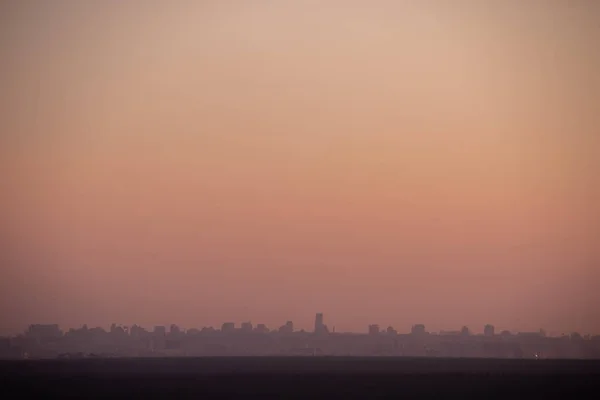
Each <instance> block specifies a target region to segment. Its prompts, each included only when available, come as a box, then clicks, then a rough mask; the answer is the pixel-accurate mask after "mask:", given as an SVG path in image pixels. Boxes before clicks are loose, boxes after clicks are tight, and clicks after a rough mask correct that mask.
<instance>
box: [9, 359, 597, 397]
mask: <svg viewBox="0 0 600 400" xmlns="http://www.w3.org/2000/svg"><path fill="white" fill-rule="evenodd" d="M0 379H1V381H2V383H1V385H0V396H2V398H15V397H16V396H18V397H22V396H25V395H29V394H34V395H45V396H48V395H51V396H61V397H64V396H68V397H75V398H79V397H81V398H94V397H115V396H118V397H121V396H123V395H127V396H147V395H148V396H150V397H152V398H157V397H159V398H171V397H173V396H175V397H176V398H181V397H196V398H198V397H202V396H206V397H211V398H212V397H216V396H230V397H231V396H233V397H248V396H256V395H261V396H266V395H277V396H285V398H289V397H303V398H305V397H315V398H324V397H328V398H348V397H354V398H357V397H359V398H374V397H380V396H382V395H390V396H392V395H393V396H405V397H409V398H410V397H414V396H416V395H426V396H445V397H447V396H452V395H455V394H459V395H468V396H469V398H471V396H485V398H490V397H491V398H511V399H515V398H540V396H552V397H553V398H558V397H557V396H561V397H562V396H567V397H566V398H577V399H580V398H598V394H599V392H598V389H599V388H600V361H596V360H548V359H546V360H522V359H489V358H488V359H482V358H480V359H468V358H465V359H461V358H439V357H438V358H428V357H423V358H411V357H318V356H317V357H198V358H195V357H188V358H182V357H178V358H98V359H89V358H88V359H77V360H75V359H71V360H61V359H54V360H12V361H0ZM2 392H4V393H5V394H6V395H8V397H7V396H6V395H3V394H2Z"/></svg>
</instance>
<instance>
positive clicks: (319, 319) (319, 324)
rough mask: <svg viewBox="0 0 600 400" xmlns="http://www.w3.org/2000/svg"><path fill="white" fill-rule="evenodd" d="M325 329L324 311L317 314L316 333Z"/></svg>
mask: <svg viewBox="0 0 600 400" xmlns="http://www.w3.org/2000/svg"><path fill="white" fill-rule="evenodd" d="M322 331H323V313H317V315H316V316H315V333H321V332H322Z"/></svg>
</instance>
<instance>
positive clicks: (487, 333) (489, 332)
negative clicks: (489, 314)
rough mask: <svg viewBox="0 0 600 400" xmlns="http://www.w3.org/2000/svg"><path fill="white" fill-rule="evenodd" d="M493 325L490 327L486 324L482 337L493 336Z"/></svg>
mask: <svg viewBox="0 0 600 400" xmlns="http://www.w3.org/2000/svg"><path fill="white" fill-rule="evenodd" d="M494 333H495V332H494V325H490V324H487V325H486V326H485V327H484V328H483V334H484V336H494Z"/></svg>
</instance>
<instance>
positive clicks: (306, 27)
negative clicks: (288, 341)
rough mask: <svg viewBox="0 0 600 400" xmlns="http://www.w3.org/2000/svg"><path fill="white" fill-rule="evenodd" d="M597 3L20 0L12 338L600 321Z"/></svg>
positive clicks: (2, 310)
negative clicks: (178, 329)
mask: <svg viewBox="0 0 600 400" xmlns="http://www.w3.org/2000/svg"><path fill="white" fill-rule="evenodd" d="M598 21H600V2H598V1H594V0H589V1H584V0H579V1H576V0H574V1H566V0H565V1H558V0H556V1H554V0H545V1H541V0H540V1H536V0H530V1H523V0H519V1H517V0H514V1H513V0H504V1H491V0H490V1H484V0H482V1H475V0H473V1H466V0H463V1H461V0H455V1H452V2H447V1H444V0H439V1H433V0H422V1H417V0H415V1H399V0H398V1H391V0H390V1H379V0H369V1H366V0H365V1H350V0H346V1H309V0H307V1H284V0H280V1H275V0H271V1H269V0H256V1H241V0H240V1H216V0H212V1H208V0H206V1H191V0H190V1H184V0H172V1H168V2H167V1H165V2H163V1H142V0H130V1H116V0H107V1H100V0H97V1H91V0H90V1H84V0H55V1H42V0H39V1H33V0H29V1H27V0H21V1H16V0H15V1H3V2H2V3H1V5H0V60H1V62H0V66H1V69H0V93H1V95H0V179H1V180H0V193H2V195H1V196H0V246H1V253H0V261H1V265H2V267H1V268H2V271H1V273H2V277H1V278H0V317H1V318H0V319H1V320H0V333H7V332H16V331H20V330H22V329H24V328H25V327H26V325H28V324H29V323H51V322H56V323H59V324H61V326H63V327H65V328H66V327H72V326H80V325H81V324H84V323H87V324H88V325H102V326H107V325H109V324H110V323H111V322H116V323H123V324H131V323H138V324H142V325H143V326H146V327H149V328H150V327H152V326H153V325H158V324H170V323H173V322H174V323H178V324H180V325H182V326H183V327H194V326H195V327H201V326H204V325H214V326H220V324H221V323H222V322H225V321H236V322H242V321H244V320H251V321H252V322H254V323H260V322H263V323H266V324H267V325H268V326H270V327H272V328H275V327H278V326H279V325H281V324H283V323H284V322H285V321H286V320H288V319H292V320H293V321H294V322H295V323H296V325H297V326H298V327H299V328H307V329H308V328H310V327H311V324H312V320H313V318H314V313H315V312H323V313H325V322H326V323H327V324H328V325H329V326H330V327H332V326H334V325H335V326H336V330H338V331H340V330H354V331H366V329H367V324H369V323H378V324H380V325H382V326H384V327H385V326H388V325H393V326H394V327H395V328H396V329H398V330H400V331H408V330H409V328H410V326H411V325H412V324H414V323H424V324H426V325H427V327H428V328H429V329H432V330H438V329H459V328H460V327H461V326H462V325H468V326H470V327H471V328H472V329H473V330H474V331H481V330H482V327H483V325H484V324H486V323H493V324H495V325H496V326H497V329H510V330H513V331H530V330H537V329H539V328H541V327H543V328H545V329H547V331H549V332H555V333H562V332H571V331H580V332H595V333H600V312H598V306H599V305H600V268H599V262H600V229H599V227H600V212H599V209H600V206H599V204H600V178H599V176H600V175H599V174H600V152H599V149H600V137H599V136H600V91H599V90H600V75H599V73H598V72H599V71H600V46H598V43H597V38H600V24H599V23H598Z"/></svg>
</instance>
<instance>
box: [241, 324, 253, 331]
mask: <svg viewBox="0 0 600 400" xmlns="http://www.w3.org/2000/svg"><path fill="white" fill-rule="evenodd" d="M252 329H253V327H252V322H242V332H252Z"/></svg>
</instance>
